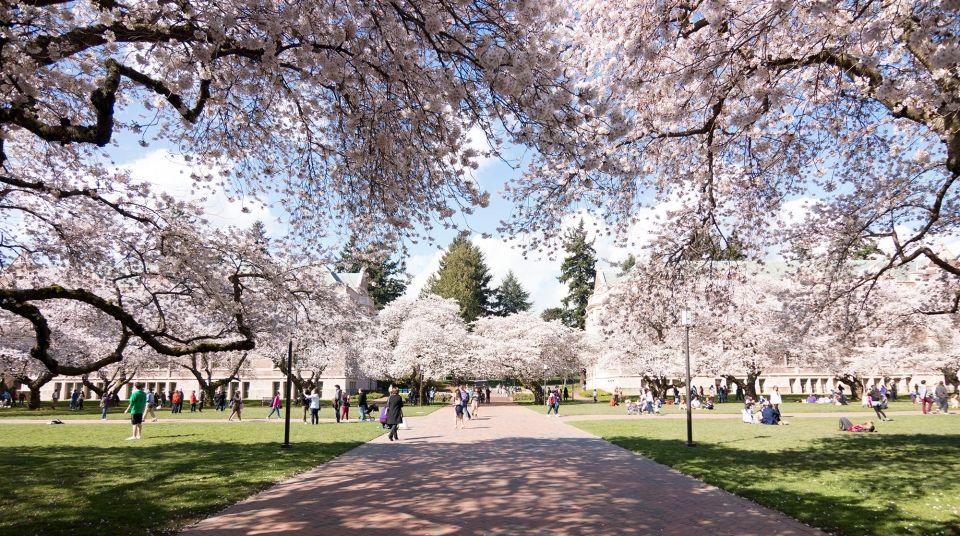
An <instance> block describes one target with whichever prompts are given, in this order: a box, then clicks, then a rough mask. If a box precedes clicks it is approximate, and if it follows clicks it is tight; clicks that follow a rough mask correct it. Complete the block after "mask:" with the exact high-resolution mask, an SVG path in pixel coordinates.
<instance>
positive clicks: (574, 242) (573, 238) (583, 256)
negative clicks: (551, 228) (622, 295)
mask: <svg viewBox="0 0 960 536" xmlns="http://www.w3.org/2000/svg"><path fill="white" fill-rule="evenodd" d="M563 249H565V250H566V252H567V256H566V258H565V259H563V264H561V265H560V277H558V278H557V279H558V280H560V282H561V283H566V284H567V289H568V292H567V297H566V298H564V299H563V307H564V309H565V310H566V315H565V321H566V324H567V325H568V326H570V327H577V328H580V329H583V328H584V325H585V324H586V319H587V300H589V299H590V295H591V294H593V285H594V281H595V280H596V278H597V270H596V265H597V255H596V252H595V251H594V249H593V240H590V241H587V231H586V229H585V228H584V224H583V220H580V224H579V225H577V228H576V229H571V230H569V231H567V233H566V235H564V237H563Z"/></svg>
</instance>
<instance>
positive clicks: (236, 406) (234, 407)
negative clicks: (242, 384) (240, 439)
mask: <svg viewBox="0 0 960 536" xmlns="http://www.w3.org/2000/svg"><path fill="white" fill-rule="evenodd" d="M230 406H231V411H230V416H229V417H227V420H228V421H232V420H233V416H234V415H236V416H237V420H238V421H240V422H243V417H242V415H241V412H242V411H243V398H241V396H240V390H239V389H238V390H237V392H236V393H234V394H233V401H232V402H230Z"/></svg>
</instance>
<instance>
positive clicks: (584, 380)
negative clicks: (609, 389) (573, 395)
mask: <svg viewBox="0 0 960 536" xmlns="http://www.w3.org/2000/svg"><path fill="white" fill-rule="evenodd" d="M580 388H581V389H586V388H587V369H585V368H582V369H580Z"/></svg>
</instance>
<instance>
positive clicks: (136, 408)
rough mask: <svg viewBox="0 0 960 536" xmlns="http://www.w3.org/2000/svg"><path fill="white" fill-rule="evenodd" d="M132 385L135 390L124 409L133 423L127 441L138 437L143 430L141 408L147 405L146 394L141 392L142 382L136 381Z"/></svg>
mask: <svg viewBox="0 0 960 536" xmlns="http://www.w3.org/2000/svg"><path fill="white" fill-rule="evenodd" d="M134 387H136V388H137V390H136V391H134V392H133V394H132V395H130V401H129V405H127V409H125V410H124V413H129V414H130V423H131V424H132V425H133V435H131V436H130V437H128V438H127V441H129V440H131V439H140V432H141V431H142V430H143V410H144V408H146V406H147V395H146V394H144V392H143V383H141V382H137V383H136V384H134Z"/></svg>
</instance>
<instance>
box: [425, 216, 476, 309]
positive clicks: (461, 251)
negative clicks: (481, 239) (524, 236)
mask: <svg viewBox="0 0 960 536" xmlns="http://www.w3.org/2000/svg"><path fill="white" fill-rule="evenodd" d="M491 278H492V276H491V275H490V269H489V268H488V267H487V264H486V262H485V261H484V259H483V253H482V252H481V251H480V248H478V247H477V246H475V245H473V244H472V243H471V242H470V241H469V240H467V237H466V235H465V234H460V235H458V236H457V237H456V238H454V239H453V242H452V243H451V244H450V247H449V248H448V249H447V252H446V253H444V255H443V257H442V258H441V259H440V269H439V270H437V273H435V274H433V275H432V276H430V279H429V280H428V281H427V284H426V286H425V287H424V292H425V293H427V294H436V295H438V296H440V297H442V298H453V299H455V300H457V303H459V304H460V316H461V317H463V320H464V321H465V322H473V321H474V320H476V319H477V318H479V317H481V316H486V315H488V314H490V295H491V294H492V292H491V290H490V279H491Z"/></svg>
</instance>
